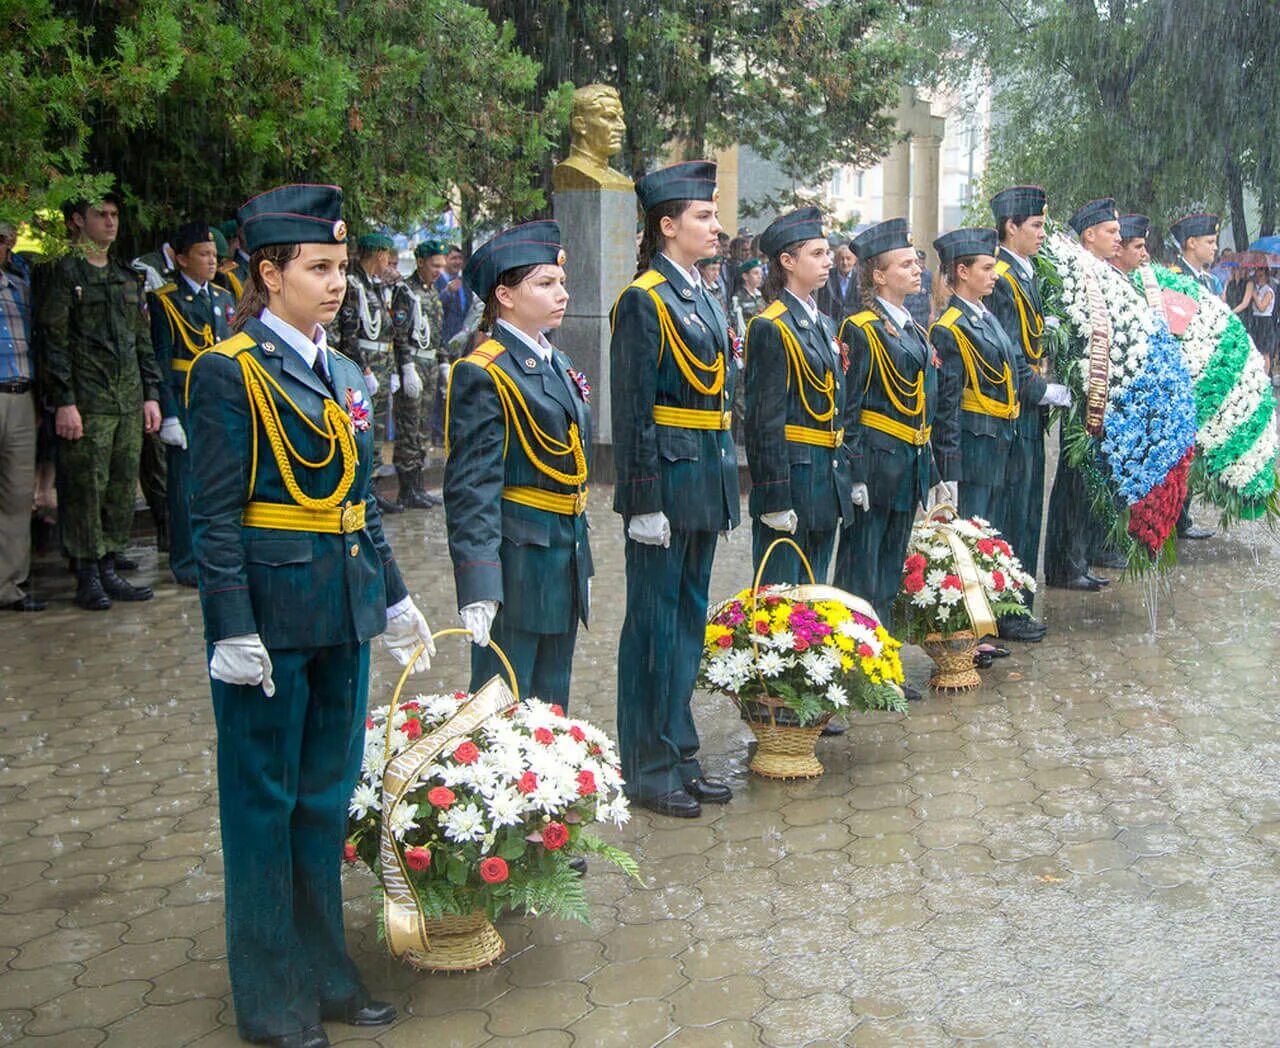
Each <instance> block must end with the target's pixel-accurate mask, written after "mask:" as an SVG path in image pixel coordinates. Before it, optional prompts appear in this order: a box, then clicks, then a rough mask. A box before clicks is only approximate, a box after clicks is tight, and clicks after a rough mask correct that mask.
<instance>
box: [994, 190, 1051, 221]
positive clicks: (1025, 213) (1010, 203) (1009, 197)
mask: <svg viewBox="0 0 1280 1048" xmlns="http://www.w3.org/2000/svg"><path fill="white" fill-rule="evenodd" d="M1048 212H1049V197H1048V195H1047V194H1046V193H1045V191H1044V190H1043V189H1042V188H1041V187H1040V186H1010V187H1009V188H1008V189H1002V190H1000V192H999V193H997V194H996V195H995V196H993V197H992V198H991V214H992V215H993V216H994V217H995V220H996V221H997V222H999V221H1000V219H1002V218H1030V217H1031V216H1032V215H1044V214H1048Z"/></svg>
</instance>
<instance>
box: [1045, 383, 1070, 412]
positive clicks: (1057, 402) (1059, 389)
mask: <svg viewBox="0 0 1280 1048" xmlns="http://www.w3.org/2000/svg"><path fill="white" fill-rule="evenodd" d="M1040 403H1041V404H1046V405H1048V406H1049V407H1051V408H1069V407H1071V389H1070V388H1069V387H1067V386H1063V385H1061V384H1059V383H1057V382H1050V383H1048V384H1047V385H1046V386H1045V387H1044V396H1043V397H1041V398H1040Z"/></svg>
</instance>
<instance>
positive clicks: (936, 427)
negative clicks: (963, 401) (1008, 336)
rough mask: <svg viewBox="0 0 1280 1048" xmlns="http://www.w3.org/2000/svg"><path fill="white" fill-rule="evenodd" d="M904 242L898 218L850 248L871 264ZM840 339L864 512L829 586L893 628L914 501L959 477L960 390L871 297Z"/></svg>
mask: <svg viewBox="0 0 1280 1048" xmlns="http://www.w3.org/2000/svg"><path fill="white" fill-rule="evenodd" d="M904 247H911V239H910V233H909V232H908V231H907V223H906V221H905V220H904V219H900V218H899V219H890V220H889V221H888V222H881V223H880V224H879V225H876V226H872V227H871V228H870V229H868V230H866V231H865V232H863V233H862V234H861V235H860V236H859V237H858V238H857V239H856V240H855V241H854V245H853V250H854V252H855V253H856V254H857V256H858V258H859V259H862V260H864V261H869V260H871V259H873V258H874V257H876V256H877V255H880V254H883V253H885V252H886V251H892V250H894V249H896V248H904ZM902 312H903V313H906V310H905V309H903V310H902ZM839 340H840V342H841V344H842V345H844V346H847V347H848V355H849V370H848V374H847V376H846V378H847V385H846V395H845V421H844V443H845V449H846V451H847V453H848V455H849V471H850V479H851V481H852V483H854V484H865V485H866V486H867V495H868V498H869V500H870V509H868V510H866V511H862V510H857V511H854V512H853V513H852V514H851V516H850V517H849V518H848V519H847V520H846V521H845V524H844V529H843V531H842V532H841V535H840V548H839V551H838V552H837V554H836V571H835V584H836V585H837V586H839V587H840V588H841V589H843V590H847V591H848V592H850V593H855V594H857V595H858V596H860V597H863V598H865V599H866V600H868V601H870V602H871V604H872V606H873V607H874V608H875V609H876V614H877V615H878V616H879V617H880V620H881V621H882V622H884V623H885V625H886V627H890V628H891V627H892V622H893V615H892V613H893V601H894V598H895V597H896V596H897V593H898V589H899V586H900V584H901V582H902V562H903V560H904V559H905V558H906V553H907V544H908V542H909V541H910V538H911V525H912V523H913V521H914V520H915V513H916V507H917V506H918V505H921V504H923V503H924V501H925V499H926V498H927V496H928V491H929V488H930V487H931V486H932V485H933V484H935V483H937V482H938V481H939V480H955V479H958V477H959V468H960V461H959V459H960V449H959V435H958V431H957V420H956V418H955V413H956V406H957V403H956V402H957V401H958V399H959V391H958V390H957V389H954V388H949V387H948V386H947V385H945V384H944V383H943V384H940V381H939V379H940V376H939V368H938V364H937V361H936V359H935V357H934V353H933V350H932V348H931V347H930V346H929V343H928V339H927V338H926V336H925V333H924V332H923V331H922V330H921V329H920V326H919V325H918V324H916V323H915V322H914V321H912V320H911V319H910V316H909V315H908V316H907V320H906V323H905V324H900V323H899V322H898V321H895V320H893V319H891V318H890V316H889V314H888V310H887V309H886V308H885V306H884V303H883V302H881V301H879V300H878V299H877V300H874V301H873V303H872V308H870V309H865V310H863V311H862V312H860V313H856V314H854V315H853V316H851V317H846V318H845V320H844V322H843V323H842V324H841V325H840V335H839Z"/></svg>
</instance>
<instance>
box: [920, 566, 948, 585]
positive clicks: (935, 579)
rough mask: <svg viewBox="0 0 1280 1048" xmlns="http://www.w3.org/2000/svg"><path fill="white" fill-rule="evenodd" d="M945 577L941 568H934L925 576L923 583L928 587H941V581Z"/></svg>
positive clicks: (945, 574)
mask: <svg viewBox="0 0 1280 1048" xmlns="http://www.w3.org/2000/svg"><path fill="white" fill-rule="evenodd" d="M946 577H947V573H946V572H945V571H943V570H942V569H941V568H934V569H933V570H932V571H930V572H927V573H926V574H925V577H924V581H925V582H926V583H927V584H928V585H930V586H941V585H942V580H943V579H945V578H946Z"/></svg>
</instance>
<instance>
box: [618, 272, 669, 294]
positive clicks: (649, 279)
mask: <svg viewBox="0 0 1280 1048" xmlns="http://www.w3.org/2000/svg"><path fill="white" fill-rule="evenodd" d="M666 282H667V278H666V277H664V276H663V275H662V274H661V273H659V272H658V271H657V270H656V269H649V270H646V271H645V272H643V273H641V274H640V275H639V276H638V277H636V278H635V280H633V281H631V283H630V284H629V285H628V286H629V287H638V288H640V289H641V290H642V291H652V290H653V289H654V288H655V287H657V286H658V285H659V284H665V283H666Z"/></svg>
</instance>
